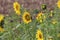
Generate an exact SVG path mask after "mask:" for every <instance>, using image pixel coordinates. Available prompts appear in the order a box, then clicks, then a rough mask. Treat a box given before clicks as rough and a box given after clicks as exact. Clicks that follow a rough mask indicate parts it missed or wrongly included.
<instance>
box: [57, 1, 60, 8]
mask: <svg viewBox="0 0 60 40" xmlns="http://www.w3.org/2000/svg"><path fill="white" fill-rule="evenodd" d="M57 7H58V8H60V0H58V1H57Z"/></svg>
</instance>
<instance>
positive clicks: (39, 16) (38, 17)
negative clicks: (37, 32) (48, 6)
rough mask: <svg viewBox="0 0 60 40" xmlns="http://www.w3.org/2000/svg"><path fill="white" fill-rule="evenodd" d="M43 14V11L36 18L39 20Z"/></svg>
mask: <svg viewBox="0 0 60 40" xmlns="http://www.w3.org/2000/svg"><path fill="white" fill-rule="evenodd" d="M42 15H43V13H42V12H40V13H38V14H37V17H36V19H37V20H39V19H40V18H41V17H42Z"/></svg>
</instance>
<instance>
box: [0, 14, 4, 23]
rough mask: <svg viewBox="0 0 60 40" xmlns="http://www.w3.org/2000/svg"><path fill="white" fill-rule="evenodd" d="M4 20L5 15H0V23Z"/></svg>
mask: <svg viewBox="0 0 60 40" xmlns="http://www.w3.org/2000/svg"><path fill="white" fill-rule="evenodd" d="M3 19H4V15H2V14H0V22H1V21H2V20H3Z"/></svg>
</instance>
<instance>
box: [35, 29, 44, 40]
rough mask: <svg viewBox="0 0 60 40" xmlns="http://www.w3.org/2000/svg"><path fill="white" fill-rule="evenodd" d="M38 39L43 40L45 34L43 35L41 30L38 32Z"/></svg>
mask: <svg viewBox="0 0 60 40" xmlns="http://www.w3.org/2000/svg"><path fill="white" fill-rule="evenodd" d="M36 38H37V40H43V34H42V32H41V30H37V33H36Z"/></svg>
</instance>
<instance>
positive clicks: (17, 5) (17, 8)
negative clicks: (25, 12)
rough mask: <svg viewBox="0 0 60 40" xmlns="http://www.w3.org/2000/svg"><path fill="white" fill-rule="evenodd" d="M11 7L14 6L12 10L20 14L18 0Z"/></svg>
mask: <svg viewBox="0 0 60 40" xmlns="http://www.w3.org/2000/svg"><path fill="white" fill-rule="evenodd" d="M13 8H14V11H15V12H16V14H17V15H20V4H19V3H18V2H14V3H13Z"/></svg>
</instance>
